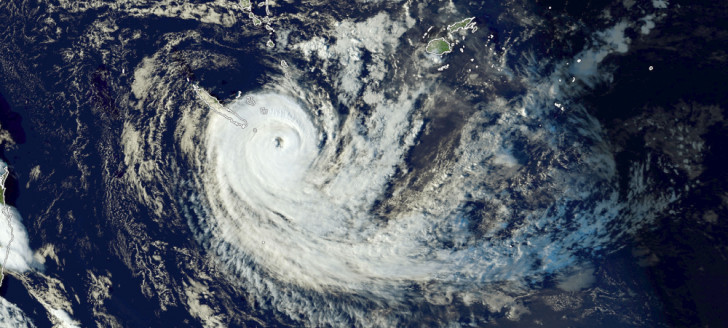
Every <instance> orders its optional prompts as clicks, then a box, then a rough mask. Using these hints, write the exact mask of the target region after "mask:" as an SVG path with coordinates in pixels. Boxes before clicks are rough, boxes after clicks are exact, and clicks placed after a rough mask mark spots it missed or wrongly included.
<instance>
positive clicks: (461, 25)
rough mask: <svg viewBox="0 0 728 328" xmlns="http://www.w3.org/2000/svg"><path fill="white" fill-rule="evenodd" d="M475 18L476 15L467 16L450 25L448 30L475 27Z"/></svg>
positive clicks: (454, 30) (455, 30) (449, 31)
mask: <svg viewBox="0 0 728 328" xmlns="http://www.w3.org/2000/svg"><path fill="white" fill-rule="evenodd" d="M474 19H475V17H470V18H465V19H463V20H461V21H459V22H455V23H454V24H452V25H448V26H447V32H448V33H455V32H457V31H458V30H460V29H463V30H467V29H471V28H473V26H475V23H473V20H474ZM471 23H472V24H471Z"/></svg>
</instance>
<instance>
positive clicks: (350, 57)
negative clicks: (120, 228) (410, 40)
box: [122, 14, 676, 326]
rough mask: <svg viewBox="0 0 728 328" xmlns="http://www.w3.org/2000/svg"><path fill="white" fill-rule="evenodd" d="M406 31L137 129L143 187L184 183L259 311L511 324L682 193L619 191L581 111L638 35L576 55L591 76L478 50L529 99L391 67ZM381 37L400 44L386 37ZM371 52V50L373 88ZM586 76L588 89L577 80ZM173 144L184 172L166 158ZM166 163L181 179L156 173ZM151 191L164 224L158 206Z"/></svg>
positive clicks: (372, 23) (130, 143) (334, 319)
mask: <svg viewBox="0 0 728 328" xmlns="http://www.w3.org/2000/svg"><path fill="white" fill-rule="evenodd" d="M408 22H410V20H409V19H408V18H407V17H405V18H403V19H402V20H401V21H400V20H397V19H390V18H389V17H388V16H387V15H385V14H380V15H376V16H374V17H372V18H370V19H369V20H367V21H364V22H359V23H354V22H349V21H347V22H344V23H342V25H341V29H342V30H344V27H346V29H345V30H346V31H345V32H342V35H340V36H339V37H338V38H337V39H336V40H337V41H336V42H335V43H334V44H332V45H330V46H331V48H330V49H329V51H324V50H322V49H326V48H325V47H326V46H325V45H324V44H323V43H322V42H323V41H322V40H320V39H319V38H312V39H310V40H305V41H301V42H300V43H298V44H295V45H291V49H300V50H301V53H302V57H304V59H300V58H299V61H298V62H299V63H300V62H301V61H304V60H305V61H306V62H316V61H319V62H317V63H320V64H321V67H323V68H322V71H326V72H324V73H321V74H322V76H321V77H319V78H318V79H316V80H314V79H313V78H312V77H310V76H307V75H305V74H309V73H310V72H312V71H314V70H315V69H316V68H317V67H318V66H315V65H312V67H313V68H306V69H305V71H307V72H309V73H303V71H304V70H299V68H297V67H296V65H295V64H294V63H296V62H297V61H295V60H290V61H287V62H286V63H287V64H286V65H283V70H284V74H279V75H276V76H271V77H269V80H268V81H267V83H266V84H265V85H262V86H261V87H259V88H258V89H255V90H247V91H241V92H239V93H238V96H237V97H236V98H235V99H234V100H231V101H229V102H226V103H224V104H223V103H221V102H220V101H218V100H217V99H215V98H214V97H213V96H211V95H210V94H208V92H207V91H206V90H204V88H203V87H201V86H198V85H197V84H195V83H191V84H190V83H187V84H185V83H183V82H180V83H179V85H175V87H177V88H179V89H185V90H188V91H191V92H188V93H184V94H183V95H181V97H180V99H182V100H181V101H180V102H179V104H180V106H179V108H180V109H181V110H180V111H178V112H175V111H170V110H168V108H171V107H173V106H167V105H166V104H155V105H157V108H158V110H157V111H156V112H152V111H140V113H139V116H140V118H139V119H138V122H136V123H134V122H130V123H128V124H126V125H125V131H124V135H123V137H122V138H123V139H124V141H125V145H126V146H125V148H124V153H125V161H126V162H127V163H126V164H127V165H129V166H132V165H135V164H138V167H139V169H138V171H137V172H138V173H136V172H132V173H129V175H128V176H127V177H126V179H127V180H128V182H129V185H132V186H149V185H164V186H167V185H169V186H170V187H169V188H165V189H164V192H165V193H168V194H169V195H170V196H171V197H173V198H175V201H176V203H175V206H176V207H174V210H176V211H177V210H178V211H179V213H181V216H183V217H184V218H185V219H186V220H187V224H188V225H189V227H190V229H191V231H192V233H193V234H194V236H195V238H196V239H197V241H198V242H199V243H200V245H201V246H202V249H204V250H205V251H207V252H209V254H210V257H211V258H212V259H214V261H215V263H218V264H221V267H222V268H223V270H221V271H222V272H224V274H223V275H224V276H225V277H228V278H230V281H231V282H233V284H234V285H235V286H238V287H240V290H241V291H242V293H247V295H246V297H248V298H249V299H250V303H251V304H256V305H260V306H261V307H262V308H264V309H270V310H272V311H276V313H283V314H284V315H285V316H286V317H289V318H293V320H302V321H306V322H311V323H312V325H314V326H324V325H327V324H328V325H350V324H351V323H355V325H360V326H393V325H396V323H397V322H406V321H407V320H409V319H407V318H409V317H408V316H411V315H414V314H412V311H410V310H409V308H408V306H412V305H413V304H414V305H417V306H420V305H423V306H424V305H427V306H442V307H456V305H453V304H455V303H456V301H457V302H460V303H461V304H464V305H466V306H469V305H473V304H485V305H487V307H488V308H489V309H490V310H492V311H500V310H501V308H502V307H503V306H504V304H506V303H508V302H510V303H509V304H511V303H513V302H515V301H514V300H515V299H516V298H517V297H518V296H519V295H522V294H523V293H525V292H526V291H528V290H532V288H533V287H534V286H538V285H539V284H541V283H543V282H544V281H546V280H547V279H549V278H551V277H555V276H564V275H569V274H574V275H575V276H577V277H586V276H589V274H584V273H583V272H588V269H587V270H586V271H584V270H582V271H581V272H582V273H579V270H581V269H582V268H588V266H589V261H590V258H593V256H595V255H596V256H598V254H599V252H601V251H602V250H604V249H606V248H612V246H613V245H615V244H619V242H620V240H621V238H624V237H627V236H629V235H631V234H632V233H634V232H635V231H637V229H639V228H640V227H642V226H644V225H645V224H646V223H648V222H649V221H650V219H651V218H653V217H654V215H655V213H658V212H659V211H660V210H662V209H663V208H665V207H666V206H667V204H669V203H670V202H671V201H672V200H674V198H675V197H676V195H675V194H674V193H673V192H672V191H670V190H667V191H666V192H665V193H664V194H659V193H658V194H655V193H652V194H650V193H646V192H644V191H645V188H644V186H645V185H648V184H649V183H650V182H649V181H647V180H646V179H645V178H643V175H642V174H641V173H640V172H642V171H641V170H644V168H643V167H640V166H635V167H634V168H630V170H631V171H630V176H629V179H627V180H626V181H627V183H628V184H629V186H628V187H629V190H630V194H629V195H628V197H622V196H620V190H619V189H620V188H619V183H620V181H619V176H618V172H617V168H616V164H615V160H614V157H613V154H612V151H611V150H610V148H609V145H608V144H607V142H606V141H605V140H604V138H603V133H604V132H603V131H602V129H601V127H600V126H599V123H598V122H597V121H596V120H595V119H594V118H593V117H591V116H590V115H589V113H588V112H587V111H586V110H585V109H584V108H583V107H582V106H580V105H579V104H577V103H574V102H573V101H572V100H573V98H575V96H578V95H579V93H580V92H581V91H580V88H582V87H583V86H586V87H588V86H589V85H593V84H595V83H598V82H599V81H602V80H606V79H609V72H608V71H607V70H605V69H603V68H601V67H600V61H601V60H603V59H604V58H605V57H606V54H607V53H609V52H610V51H612V50H610V49H617V50H619V49H622V48H624V47H626V46H627V45H626V41H625V40H626V39H625V38H624V28H623V26H622V25H619V24H618V25H616V26H615V27H613V28H612V29H610V30H609V31H607V32H604V33H600V34H596V35H597V36H598V37H600V38H601V39H599V40H598V41H599V42H595V44H596V45H595V46H593V47H586V48H585V49H584V50H583V51H581V52H580V53H578V54H577V56H578V58H585V60H583V61H581V60H580V61H578V63H579V65H581V66H579V70H578V72H577V71H576V70H574V69H572V68H571V66H569V63H574V62H577V61H576V60H575V58H570V59H565V60H562V61H551V62H548V63H545V64H543V63H540V62H538V61H537V60H535V59H534V58H532V57H529V56H527V55H524V56H523V57H521V58H522V60H523V63H521V64H519V65H522V66H523V67H527V68H528V69H523V70H519V69H516V68H513V67H511V66H509V65H508V64H507V63H505V61H504V60H503V59H502V57H499V56H500V55H499V54H498V53H497V52H489V51H484V52H482V53H479V55H480V56H481V57H483V58H484V59H482V61H484V62H485V63H487V64H488V66H490V67H491V69H488V70H486V71H487V74H490V75H488V79H490V78H491V77H493V79H503V80H507V79H512V80H513V81H514V82H513V85H514V86H513V88H514V89H517V88H521V89H518V90H519V91H518V94H517V95H515V96H514V95H513V94H509V92H504V93H503V94H501V93H499V92H497V90H495V91H493V90H491V91H488V92H485V91H483V92H482V93H479V94H476V95H474V96H472V97H461V96H460V93H462V92H464V91H463V90H462V89H457V88H456V87H453V86H451V85H446V84H442V83H439V81H441V79H442V78H443V77H442V76H441V75H440V74H445V73H442V72H443V70H439V69H438V67H440V68H442V67H444V66H441V64H442V62H441V60H442V59H441V58H439V57H434V56H431V55H430V54H426V53H424V52H418V53H415V54H413V55H412V56H401V55H398V56H399V57H396V59H395V57H392V58H389V60H391V61H392V62H393V63H394V64H392V67H391V69H390V70H388V69H387V68H390V67H389V66H387V65H389V64H387V63H386V62H385V60H384V59H383V58H385V57H386V56H389V55H391V53H392V52H396V51H398V50H397V49H401V48H403V47H406V46H403V45H400V44H399V40H400V36H401V35H402V34H403V33H404V31H405V30H406V28H407V27H408V25H407V24H410V23H408ZM378 28H384V29H386V30H387V31H388V32H387V33H389V34H387V35H391V37H388V38H384V39H382V38H381V37H380V36H379V35H377V36H372V33H375V32H376V33H379V32H377V31H379V30H378ZM372 31H374V32H372ZM351 40H356V42H353V41H351ZM486 50H487V49H486ZM364 52H369V53H370V54H374V55H372V56H370V57H371V58H370V59H369V64H367V65H366V70H367V72H368V73H364V71H365V67H364V65H363V64H362V63H361V60H360V57H361V56H363V53H364ZM312 55H317V56H318V58H315V57H312ZM160 58H161V59H160ZM163 58H166V57H165V54H161V55H159V58H155V59H154V60H150V61H145V63H146V64H145V65H150V67H146V66H145V67H143V68H144V70H150V71H153V70H154V69H155V67H153V62H154V61H155V60H156V61H163V60H164V59H163ZM194 58H196V57H194ZM588 58H591V59H589V60H586V59H588ZM215 60H218V59H217V58H215ZM272 62H275V63H276V64H277V63H278V62H281V60H280V59H276V60H274V61H272ZM150 63H151V64H150ZM213 63H214V62H213V59H210V62H204V61H202V62H200V63H196V65H199V66H204V65H212V64H213ZM288 63H291V64H288ZM453 65H455V63H453ZM464 65H471V66H467V67H473V68H476V67H479V66H478V65H476V64H467V63H466V64H464ZM481 65H485V64H483V63H481ZM314 66H315V67H314ZM160 67H161V65H160ZM174 69H175V66H172V68H170V70H174ZM159 70H160V71H161V72H157V74H156V75H158V76H163V75H164V74H163V73H164V69H162V68H159ZM462 70H466V69H465V68H462ZM539 70H541V71H547V70H548V72H547V73H544V72H540V71H539ZM444 71H445V72H447V70H444ZM534 72H536V73H534ZM571 73H574V74H576V73H578V74H576V76H573V75H572V74H571ZM311 74H313V73H311ZM367 74H368V75H367ZM474 75H475V74H473V75H471V76H468V78H472V79H475V77H473V76H474ZM352 76H354V77H357V78H352ZM308 78H310V79H311V80H310V81H307V80H306V79H308ZM452 78H453V79H459V78H460V77H452ZM577 78H578V79H580V80H582V81H584V83H582V84H576V83H572V82H569V83H565V82H562V81H574V80H576V79H577ZM482 79H483V80H487V79H486V78H482ZM476 80H477V79H476ZM140 81H141V80H140ZM311 81H315V83H313V82H311ZM488 81H491V80H488ZM142 82H145V81H141V82H138V83H139V84H142ZM155 82H159V81H156V80H155V81H147V84H148V85H150V86H153V85H155ZM309 82H310V83H309ZM478 83H480V82H478ZM159 84H161V82H160V83H159ZM144 85H146V84H144ZM478 85H486V84H478ZM137 89H139V90H142V89H143V88H142V87H141V86H140V87H138V88H137ZM167 89H173V88H171V87H170V88H167ZM190 89H192V90H190ZM164 90H166V89H164ZM143 96H144V95H143V94H139V97H143ZM170 98H171V97H170ZM334 98H336V99H334ZM223 101H224V100H223ZM554 106H555V107H554ZM555 113H556V114H555ZM145 115H149V116H153V117H154V119H155V120H156V119H158V120H159V121H160V122H164V123H165V124H171V125H172V126H174V132H175V133H174V138H175V139H176V140H175V141H176V143H175V144H174V145H173V146H169V144H168V143H164V142H161V141H162V140H164V138H165V135H166V134H165V132H164V131H166V130H165V125H164V124H160V126H159V127H157V126H151V127H147V126H146V125H145V124H146V123H145V122H147V121H148V120H149V118H147V117H146V116H145ZM167 129H168V127H167ZM140 140H146V141H144V142H142V143H143V144H144V145H145V147H144V148H143V149H141V150H140V149H139V148H138V147H137V146H136V145H137V144H139V143H140ZM167 147H170V148H171V150H172V151H173V152H176V151H178V150H179V151H181V153H183V154H184V156H183V158H184V159H185V160H184V161H182V162H180V161H178V160H177V158H174V159H165V158H164V157H163V156H162V155H160V154H164V152H163V151H159V150H160V149H162V150H164V149H168V148H167ZM155 156H159V158H157V157H155ZM150 158H151V159H154V160H155V161H156V162H161V163H165V165H166V166H165V171H164V173H159V172H158V173H157V174H151V173H149V171H151V170H153V166H152V165H151V164H149V163H150V162H151V161H149V159H150ZM169 172H171V173H169ZM168 174H169V175H168ZM150 181H151V182H150ZM136 190H137V191H136V192H137V193H138V197H139V199H140V200H141V201H142V202H145V203H146V204H147V205H148V207H149V208H152V209H155V210H156V211H158V212H159V213H157V214H158V215H159V216H160V217H161V216H163V215H162V214H163V209H164V205H162V202H161V201H160V200H157V199H156V198H155V197H156V194H154V193H152V192H150V191H148V189H146V188H142V187H139V188H137V189H136ZM158 194H162V193H158ZM584 280H585V281H588V279H584ZM577 285H578V284H576V283H570V285H569V286H571V287H568V288H578V286H577ZM574 286H577V287H574ZM565 288H566V287H565ZM511 305H512V304H511ZM398 308H399V309H401V311H400V310H397V309H398ZM372 309H375V310H372ZM376 311H380V312H377V313H378V315H377V316H372V315H371V314H372V313H373V312H376ZM453 311H459V310H457V309H456V310H453ZM418 315H419V314H418ZM403 318H404V319H403ZM400 320H401V321H400Z"/></svg>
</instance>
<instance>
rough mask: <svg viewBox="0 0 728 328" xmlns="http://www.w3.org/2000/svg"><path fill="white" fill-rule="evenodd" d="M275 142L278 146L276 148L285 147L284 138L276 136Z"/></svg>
mask: <svg viewBox="0 0 728 328" xmlns="http://www.w3.org/2000/svg"><path fill="white" fill-rule="evenodd" d="M273 144H274V145H275V146H276V148H283V138H281V137H276V138H275V140H273Z"/></svg>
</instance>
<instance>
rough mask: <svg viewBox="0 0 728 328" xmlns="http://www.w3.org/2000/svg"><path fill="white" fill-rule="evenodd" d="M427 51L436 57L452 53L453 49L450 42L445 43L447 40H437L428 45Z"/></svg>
mask: <svg viewBox="0 0 728 328" xmlns="http://www.w3.org/2000/svg"><path fill="white" fill-rule="evenodd" d="M425 51H427V53H431V54H435V55H443V54H446V53H449V52H452V47H451V46H450V43H449V42H447V41H445V38H437V39H433V40H430V42H429V43H427V48H425Z"/></svg>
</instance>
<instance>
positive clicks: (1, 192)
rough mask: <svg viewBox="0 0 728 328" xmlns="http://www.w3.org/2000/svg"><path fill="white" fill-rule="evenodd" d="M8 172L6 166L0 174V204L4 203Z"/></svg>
mask: <svg viewBox="0 0 728 328" xmlns="http://www.w3.org/2000/svg"><path fill="white" fill-rule="evenodd" d="M8 173H10V170H8V168H7V167H6V168H5V172H3V175H2V176H0V205H5V180H7V178H8Z"/></svg>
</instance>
